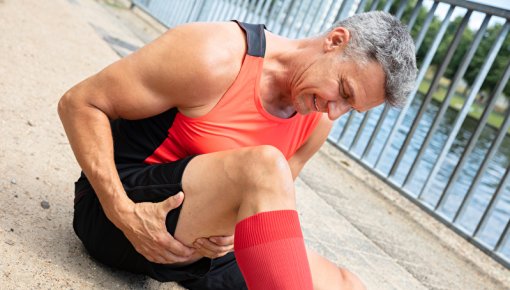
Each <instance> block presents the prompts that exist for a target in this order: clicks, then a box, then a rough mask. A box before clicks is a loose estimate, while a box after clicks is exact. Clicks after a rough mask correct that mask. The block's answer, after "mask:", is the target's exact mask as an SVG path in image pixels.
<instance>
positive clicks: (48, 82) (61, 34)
mask: <svg viewBox="0 0 510 290" xmlns="http://www.w3.org/2000/svg"><path fill="white" fill-rule="evenodd" d="M106 3H107V4H105V3H104V2H101V4H98V3H97V2H94V1H92V0H72V1H71V0H69V1H65V0H54V1H36V0H32V1H29V0H0V35H1V38H0V39H1V40H0V122H1V123H0V136H2V138H1V139H0V289H126V288H127V289H179V287H177V286H175V285H173V284H171V283H169V284H160V283H158V282H156V281H154V280H152V279H149V278H145V277H142V276H138V275H131V274H128V273H125V272H121V271H115V270H113V269H110V268H108V267H104V266H102V265H100V264H98V263H97V262H95V261H93V260H91V259H90V258H89V256H88V255H87V254H86V253H85V251H84V249H83V247H82V246H81V244H80V243H79V241H78V240H77V238H76V237H75V236H74V234H73V231H72V228H71V223H70V222H71V216H72V198H73V194H72V186H73V185H72V182H71V181H72V180H74V179H75V178H76V177H77V175H78V173H79V169H78V167H77V165H76V163H75V162H74V157H73V156H72V152H71V150H70V148H69V144H68V142H67V139H66V138H65V135H64V132H63V129H62V127H61V125H60V122H59V121H58V117H57V114H56V103H57V101H58V98H59V97H60V96H61V95H62V94H63V93H64V92H65V90H66V89H68V88H69V87H71V86H72V85H73V84H75V83H77V82H78V81H80V80H81V79H83V78H85V77H87V76H89V75H91V74H93V73H95V72H97V71H98V70H100V69H101V68H102V67H104V66H106V65H107V64H109V63H111V62H113V61H115V60H116V59H118V57H119V56H118V55H119V54H120V55H125V54H127V53H130V52H131V51H133V50H135V49H137V48H138V47H140V46H142V45H143V44H144V42H146V41H149V40H150V39H153V38H154V37H156V36H157V35H158V34H159V33H160V32H161V31H162V30H161V27H159V28H158V27H157V25H151V24H149V23H147V22H144V21H142V20H140V18H138V17H137V16H136V15H135V14H133V13H132V12H131V11H129V10H126V9H123V8H122V5H120V6H119V5H117V2H116V1H107V2H106ZM108 3H109V4H108ZM112 48H113V49H112ZM84 126H86V124H84ZM296 187H297V195H298V206H299V210H300V216H301V220H302V223H303V230H304V233H305V237H306V242H307V244H308V245H309V246H311V247H312V248H314V249H316V250H317V251H319V252H320V253H322V254H323V255H325V256H327V257H328V258H329V259H331V260H333V261H335V262H336V263H338V264H339V265H343V266H346V267H348V268H350V269H352V270H353V271H355V272H356V273H358V274H359V275H360V276H361V278H362V279H363V280H364V281H365V283H366V284H367V286H368V288H369V289H374V290H379V289H491V290H492V289H510V281H509V280H510V275H509V274H510V271H508V270H507V269H504V268H502V267H501V266H499V265H498V264H497V263H495V262H493V261H492V260H491V259H490V258H488V257H486V256H485V255H484V254H482V253H480V251H478V250H477V249H475V248H474V247H472V246H471V245H469V244H467V243H466V242H465V241H464V240H462V239H460V238H458V237H457V236H456V235H455V234H453V233H451V232H450V231H449V230H448V229H446V228H445V227H444V226H442V225H441V224H439V223H438V222H435V221H434V220H433V219H431V218H430V217H428V216H427V215H425V214H424V213H422V212H421V211H420V210H419V209H417V208H416V207H415V206H414V205H412V204H411V203H409V202H407V201H406V200H405V199H403V198H401V197H400V196H399V195H398V194H396V193H395V192H393V191H392V190H391V189H390V188H388V187H387V186H385V185H384V184H381V183H380V182H379V181H378V180H377V179H375V178H374V177H371V176H369V175H368V174H367V173H366V172H365V171H363V170H362V169H361V168H360V167H359V166H357V165H356V163H354V162H353V161H351V160H349V159H348V158H347V157H345V156H344V155H342V154H341V153H339V152H338V151H337V150H335V149H334V148H332V147H331V146H330V145H326V146H324V147H323V148H322V150H321V152H320V154H318V155H317V156H316V157H315V158H314V159H313V160H312V161H311V162H310V164H308V165H307V167H306V168H305V169H304V171H303V173H302V174H301V176H300V178H299V179H298V180H297V182H296Z"/></svg>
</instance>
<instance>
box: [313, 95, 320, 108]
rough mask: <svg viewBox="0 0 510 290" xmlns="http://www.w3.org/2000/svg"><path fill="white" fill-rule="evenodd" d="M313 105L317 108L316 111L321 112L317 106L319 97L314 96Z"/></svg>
mask: <svg viewBox="0 0 510 290" xmlns="http://www.w3.org/2000/svg"><path fill="white" fill-rule="evenodd" d="M313 105H314V106H315V110H316V111H317V112H319V106H318V105H317V97H316V96H315V95H313Z"/></svg>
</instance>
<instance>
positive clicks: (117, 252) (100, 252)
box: [73, 157, 247, 290]
mask: <svg viewBox="0 0 510 290" xmlns="http://www.w3.org/2000/svg"><path fill="white" fill-rule="evenodd" d="M192 158H193V157H188V158H184V159H182V160H179V161H176V162H172V163H166V164H157V165H146V164H131V165H117V169H118V172H119V175H120V178H121V181H122V183H123V185H124V189H125V190H126V192H127V194H128V196H129V198H130V199H131V200H133V201H134V202H159V201H163V200H165V199H167V198H168V197H169V196H172V195H175V194H177V193H178V192H179V191H181V190H182V184H181V178H182V174H183V172H184V168H185V167H186V165H187V164H188V162H189V161H190V160H191V159H192ZM75 192H76V198H75V205H74V220H73V228H74V231H75V233H76V235H77V236H78V237H79V238H80V240H81V241H82V242H83V245H84V246H85V248H86V249H87V251H88V252H89V253H90V255H91V256H92V257H93V258H95V259H96V260H98V261H100V262H102V263H104V264H106V265H109V266H111V267H114V268H118V269H122V270H126V271H129V272H132V273H138V274H145V275H148V276H150V277H152V278H154V279H156V280H158V281H161V282H169V281H174V282H178V283H179V284H180V285H182V286H184V287H186V288H188V289H200V290H202V289H218V290H219V289H247V287H246V284H245V282H244V278H243V276H242V274H241V272H240V270H239V267H238V266H237V262H236V260H235V257H234V254H233V253H229V254H227V255H225V256H223V257H221V258H217V259H214V260H211V259H208V258H203V259H200V260H199V261H197V262H195V263H193V264H190V265H187V266H183V267H172V266H169V265H162V264H156V263H152V262H150V261H148V260H147V259H145V257H143V256H142V255H141V254H139V253H138V252H137V251H136V250H135V249H134V247H133V246H132V245H131V243H130V242H129V241H128V239H127V238H126V237H125V236H124V234H123V233H122V232H121V231H120V230H119V229H118V228H117V227H115V225H113V224H112V223H111V222H110V220H108V218H107V217H106V215H105V214H104V212H103V209H102V207H101V204H100V203H99V200H98V198H97V196H96V194H95V193H94V191H93V189H92V187H91V186H90V184H89V182H88V181H87V179H86V178H85V176H83V175H82V177H80V179H79V180H78V181H77V182H76V184H75ZM180 210H181V207H179V208H176V209H174V210H172V211H170V212H169V213H168V215H167V218H166V226H167V229H168V231H169V233H170V234H171V235H173V234H174V233H175V228H176V226H177V220H178V218H179V213H180Z"/></svg>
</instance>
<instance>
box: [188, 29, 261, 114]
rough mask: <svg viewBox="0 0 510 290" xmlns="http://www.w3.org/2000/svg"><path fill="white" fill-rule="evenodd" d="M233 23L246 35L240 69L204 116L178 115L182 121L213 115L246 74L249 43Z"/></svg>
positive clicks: (248, 59) (245, 32)
mask: <svg viewBox="0 0 510 290" xmlns="http://www.w3.org/2000/svg"><path fill="white" fill-rule="evenodd" d="M233 22H235V23H237V25H238V27H239V29H241V31H243V33H244V34H245V35H246V53H245V54H244V56H243V60H242V61H241V68H240V69H239V71H238V73H237V75H236V77H235V79H234V81H233V82H232V83H231V84H230V86H229V87H228V89H227V90H226V91H225V92H224V93H223V95H222V96H221V97H220V98H219V100H218V102H217V103H216V104H215V105H214V106H213V108H212V109H211V110H210V111H209V112H207V113H206V114H205V115H202V116H200V117H195V118H193V117H188V116H186V115H184V114H182V113H180V114H178V117H179V118H181V119H183V120H186V121H187V122H195V121H201V120H203V119H206V118H209V117H210V116H211V115H213V114H214V113H215V111H216V110H217V109H218V108H220V107H221V106H222V104H223V103H225V102H228V101H229V98H228V97H229V96H230V95H231V94H230V91H231V90H232V88H233V87H235V85H236V84H237V83H238V82H239V80H240V79H241V77H242V76H243V75H244V74H245V73H247V72H246V70H247V67H248V66H249V62H251V61H252V60H251V58H252V57H250V55H249V54H248V49H249V43H248V35H247V34H248V32H247V31H246V30H245V28H244V27H243V26H242V25H241V24H240V22H238V21H233Z"/></svg>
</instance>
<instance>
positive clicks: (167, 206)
mask: <svg viewBox="0 0 510 290" xmlns="http://www.w3.org/2000/svg"><path fill="white" fill-rule="evenodd" d="M183 200H184V193H183V192H182V191H180V192H179V193H178V194H176V195H173V196H171V197H169V198H167V199H166V200H164V201H163V202H162V204H163V208H164V211H165V213H168V212H169V211H171V210H173V209H175V208H178V207H179V206H180V205H181V203H182V201H183Z"/></svg>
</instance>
